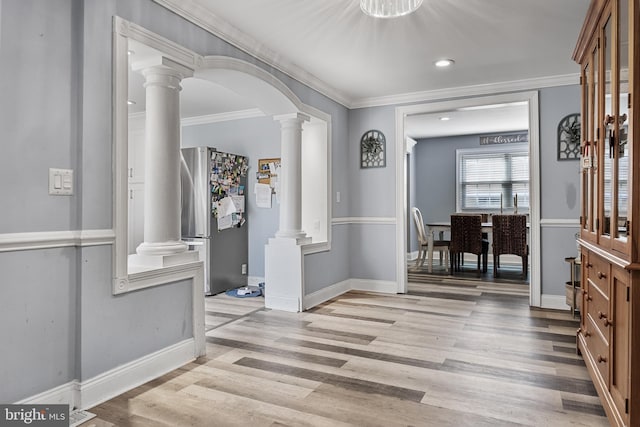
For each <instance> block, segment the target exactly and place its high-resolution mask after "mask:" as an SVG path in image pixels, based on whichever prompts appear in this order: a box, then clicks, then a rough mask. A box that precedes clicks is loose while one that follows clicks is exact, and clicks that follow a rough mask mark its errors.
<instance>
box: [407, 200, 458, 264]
mask: <svg viewBox="0 0 640 427" xmlns="http://www.w3.org/2000/svg"><path fill="white" fill-rule="evenodd" d="M411 214H412V215H413V223H414V224H415V226H416V234H417V235H418V258H416V268H418V267H422V266H423V265H424V260H425V258H426V257H427V252H428V249H429V238H428V236H427V232H426V230H425V227H424V220H423V219H422V212H420V209H418V208H416V207H413V208H411ZM435 250H439V251H440V262H441V263H442V254H443V253H444V262H445V264H444V265H445V266H446V269H447V270H449V241H448V240H434V241H433V251H435ZM430 262H432V263H433V260H430Z"/></svg>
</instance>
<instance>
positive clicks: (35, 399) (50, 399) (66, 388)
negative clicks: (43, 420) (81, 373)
mask: <svg viewBox="0 0 640 427" xmlns="http://www.w3.org/2000/svg"><path fill="white" fill-rule="evenodd" d="M76 386H77V381H75V380H73V381H69V382H68V383H66V384H62V385H59V386H57V387H54V388H52V389H49V390H46V391H43V392H42V393H38V394H36V395H34V396H30V397H27V398H26V399H22V400H20V401H18V402H15V404H16V405H56V404H65V403H66V404H67V405H69V407H70V408H73V407H74V406H75V404H76V400H75V391H76Z"/></svg>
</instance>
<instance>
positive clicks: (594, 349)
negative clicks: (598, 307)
mask: <svg viewBox="0 0 640 427" xmlns="http://www.w3.org/2000/svg"><path fill="white" fill-rule="evenodd" d="M586 323H587V330H586V331H585V333H584V337H585V341H586V343H587V350H588V351H589V354H590V355H591V358H592V359H593V362H594V364H595V366H596V368H598V372H599V373H600V376H601V377H602V379H603V380H604V383H605V384H608V383H609V345H608V344H607V343H606V342H605V341H604V339H603V338H602V335H600V332H599V331H598V327H597V326H596V325H594V324H593V321H592V320H591V318H587V322H586Z"/></svg>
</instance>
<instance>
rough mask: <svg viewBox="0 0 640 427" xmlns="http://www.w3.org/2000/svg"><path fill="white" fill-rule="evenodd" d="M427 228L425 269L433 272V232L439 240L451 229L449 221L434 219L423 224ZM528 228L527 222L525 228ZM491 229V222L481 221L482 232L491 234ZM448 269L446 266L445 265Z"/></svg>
mask: <svg viewBox="0 0 640 427" xmlns="http://www.w3.org/2000/svg"><path fill="white" fill-rule="evenodd" d="M425 226H426V229H427V239H428V241H429V247H428V248H427V271H428V272H429V273H431V272H433V240H434V239H433V236H434V234H435V233H438V234H439V240H443V236H444V233H445V232H447V231H449V232H450V231H451V221H435V222H428V223H426V224H425ZM528 229H529V223H528V222H527V230H528ZM492 230H493V223H492V222H491V221H489V222H483V223H482V232H483V233H486V234H487V235H491V232H492ZM447 270H448V266H447Z"/></svg>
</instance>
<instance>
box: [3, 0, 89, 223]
mask: <svg viewBox="0 0 640 427" xmlns="http://www.w3.org/2000/svg"><path fill="white" fill-rule="evenodd" d="M71 11H72V9H71V4H70V2H69V1H67V0H55V1H40V2H37V6H34V5H33V2H30V1H22V0H4V1H3V3H2V16H1V17H0V19H2V23H0V29H1V31H2V35H0V38H1V39H2V46H1V48H0V93H1V94H2V96H1V97H0V141H2V148H1V149H0V153H1V155H0V180H2V182H4V183H5V184H6V185H2V186H1V187H0V199H2V200H4V201H5V203H3V209H2V221H0V233H15V232H26V231H58V230H69V229H73V228H75V224H73V223H72V222H73V221H72V219H71V218H72V212H73V211H74V209H75V202H76V197H77V196H57V197H54V196H49V195H48V191H49V168H52V167H53V168H64V169H69V168H75V165H74V164H73V163H72V159H71V157H70V152H71V151H73V150H75V149H76V147H75V145H74V142H73V140H74V136H75V133H74V132H75V131H74V129H72V128H71V126H72V120H71V118H70V111H72V109H74V108H75V103H76V99H74V97H73V95H74V94H75V93H76V91H77V89H76V84H77V82H76V81H74V80H73V79H72V75H71V73H70V72H69V69H70V67H74V66H76V65H77V64H75V63H73V62H72V59H73V58H74V56H73V55H72V45H71V43H70V42H71V40H72V39H73V36H74V35H75V32H74V29H73V25H75V24H73V23H72V22H71V16H72V12H71ZM52 213H55V214H52Z"/></svg>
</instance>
